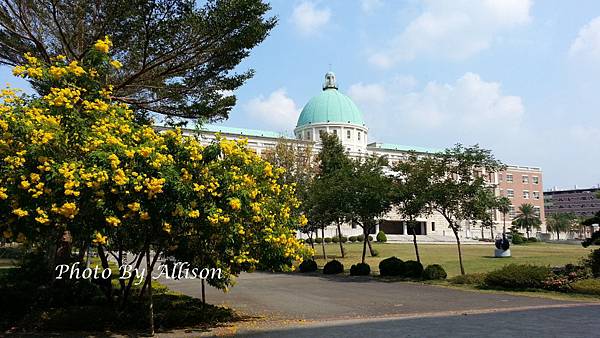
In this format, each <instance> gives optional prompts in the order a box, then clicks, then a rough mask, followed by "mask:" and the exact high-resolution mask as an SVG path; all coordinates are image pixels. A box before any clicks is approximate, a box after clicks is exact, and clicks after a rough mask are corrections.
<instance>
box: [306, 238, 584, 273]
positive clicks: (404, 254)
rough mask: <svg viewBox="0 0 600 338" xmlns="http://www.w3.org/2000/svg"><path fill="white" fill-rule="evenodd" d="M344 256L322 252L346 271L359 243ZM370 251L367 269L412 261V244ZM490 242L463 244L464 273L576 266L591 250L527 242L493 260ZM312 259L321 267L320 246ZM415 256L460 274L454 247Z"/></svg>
mask: <svg viewBox="0 0 600 338" xmlns="http://www.w3.org/2000/svg"><path fill="white" fill-rule="evenodd" d="M344 247H345V249H346V257H345V258H340V257H339V256H340V248H339V244H334V243H331V244H326V245H325V251H326V252H327V258H328V259H329V260H331V259H333V258H334V257H335V258H336V259H338V260H340V261H341V262H342V263H343V264H344V268H345V269H346V270H348V269H350V266H351V265H352V264H355V263H358V262H360V258H361V255H362V244H357V243H346V244H345V245H344ZM373 248H374V249H376V250H377V251H378V252H379V256H378V257H370V256H369V251H368V248H367V263H369V265H370V266H371V270H373V271H376V272H378V270H379V268H378V265H379V261H381V260H382V259H384V258H387V257H390V256H396V257H398V258H400V259H402V260H414V259H415V251H414V247H413V245H412V243H383V244H378V243H373ZM494 248H495V247H494V245H493V243H486V244H473V245H471V244H470V245H463V246H462V253H463V262H464V265H465V271H466V273H473V272H487V271H491V270H494V269H496V268H498V267H501V266H503V265H506V264H510V263H516V264H535V265H550V266H558V265H564V264H567V263H575V264H576V263H579V261H580V260H581V258H583V257H585V256H587V255H588V254H589V253H590V251H591V249H589V248H588V249H586V248H583V247H582V246H580V245H568V244H547V243H530V244H526V245H512V246H511V247H510V250H511V252H512V257H511V258H494ZM315 251H316V255H317V256H316V259H317V263H318V264H319V267H322V266H323V265H324V264H325V260H324V259H323V254H322V250H321V245H320V244H317V245H315ZM419 253H420V255H421V262H422V263H423V265H424V266H426V265H427V264H434V263H437V264H440V265H442V266H443V267H444V269H446V272H447V273H448V277H452V276H455V275H458V274H460V269H459V266H458V255H457V250H456V245H450V244H420V245H419Z"/></svg>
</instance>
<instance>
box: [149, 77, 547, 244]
mask: <svg viewBox="0 0 600 338" xmlns="http://www.w3.org/2000/svg"><path fill="white" fill-rule="evenodd" d="M159 128H160V127H159ZM321 132H326V133H329V134H335V135H337V136H338V138H339V139H340V141H341V143H342V145H343V146H344V148H345V149H346V152H347V153H348V155H349V156H351V157H355V158H356V157H362V156H366V155H378V156H385V157H387V159H388V161H389V163H390V165H394V164H396V163H397V162H398V161H402V160H404V159H406V158H407V156H408V152H409V151H415V152H418V153H423V154H428V153H434V152H438V151H441V149H431V148H424V147H416V146H403V145H397V144H389V143H380V142H371V143H369V138H368V133H369V129H368V128H367V126H366V124H365V122H364V119H363V114H362V112H361V111H360V110H359V109H358V107H357V106H356V105H355V104H354V102H352V100H351V99H350V98H349V97H348V96H346V95H344V94H343V93H341V92H340V91H339V90H338V87H337V81H336V78H335V74H333V73H332V72H328V73H327V74H326V75H325V82H324V84H323V90H322V92H321V93H319V94H318V95H316V96H315V97H313V98H312V99H311V100H309V102H308V103H307V104H306V105H305V106H304V108H303V109H302V112H301V113H300V116H299V117H298V122H297V124H296V128H295V129H294V142H298V143H304V144H307V145H309V144H310V145H311V146H312V149H313V150H314V152H315V154H316V153H317V152H318V151H319V150H320V149H321V143H320V136H319V135H320V133H321ZM184 133H199V134H200V136H201V139H202V140H203V142H205V143H210V142H212V140H214V139H215V135H216V134H217V133H219V134H220V135H221V136H222V137H226V138H230V139H240V138H245V139H247V140H248V145H249V146H250V147H251V148H252V149H254V150H256V152H257V153H258V154H261V153H263V152H264V151H265V150H267V149H269V148H273V147H275V146H276V145H277V143H278V142H279V140H280V139H281V138H287V137H286V136H285V135H283V134H281V133H277V132H272V131H263V130H252V129H244V128H232V127H223V126H215V125H207V126H203V127H202V128H201V130H200V131H196V130H184ZM288 139H289V138H288ZM502 176H503V174H502V173H490V174H489V176H488V180H489V181H490V183H491V184H493V185H496V186H498V183H499V177H502ZM540 176H541V170H540ZM496 190H497V191H496V193H497V194H501V191H500V189H498V188H497V189H496ZM542 201H543V198H542ZM494 219H495V228H494V229H493V230H492V231H490V229H489V228H487V229H483V231H482V229H481V227H479V226H478V225H473V224H470V223H469V222H465V224H463V227H462V231H461V233H460V237H461V238H473V239H478V238H482V237H483V238H488V239H490V238H493V237H494V236H496V235H497V234H499V233H501V232H502V216H501V215H500V214H499V213H498V212H496V214H495V215H494ZM416 221H418V222H419V224H420V227H417V229H416V230H415V232H416V234H417V236H419V240H420V241H422V242H423V241H432V242H439V241H454V240H455V238H454V234H453V232H452V230H451V229H450V228H449V227H448V223H447V221H446V220H445V219H444V217H443V216H442V215H440V214H439V213H436V212H434V213H433V214H431V215H428V216H426V217H420V218H417V219H416ZM510 221H511V219H507V227H508V226H510ZM380 230H381V231H384V232H385V233H386V235H387V238H388V240H396V241H411V240H412V233H409V229H408V228H407V224H406V221H405V218H404V217H403V216H402V215H401V214H399V213H398V212H396V211H391V212H390V213H388V214H387V215H385V216H383V217H382V218H381V219H380V220H379V224H377V226H376V229H375V231H374V233H373V237H375V235H376V234H377V232H378V231H380ZM542 230H543V229H542ZM544 232H545V230H544ZM342 234H343V235H344V236H356V235H360V234H362V229H361V228H360V227H358V226H355V225H351V224H344V225H343V226H342ZM334 236H337V227H336V226H330V227H328V228H327V229H326V230H325V237H334Z"/></svg>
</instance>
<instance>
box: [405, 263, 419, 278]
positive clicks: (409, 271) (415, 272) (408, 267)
mask: <svg viewBox="0 0 600 338" xmlns="http://www.w3.org/2000/svg"><path fill="white" fill-rule="evenodd" d="M422 276H423V264H421V263H419V262H417V261H406V262H404V277H408V278H421V277H422Z"/></svg>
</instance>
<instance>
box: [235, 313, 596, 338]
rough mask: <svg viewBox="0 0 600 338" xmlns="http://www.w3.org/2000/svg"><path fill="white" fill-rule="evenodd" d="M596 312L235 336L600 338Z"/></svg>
mask: <svg viewBox="0 0 600 338" xmlns="http://www.w3.org/2000/svg"><path fill="white" fill-rule="evenodd" d="M599 314H600V306H585V307H583V306H582V307H569V308H549V309H538V310H529V311H512V312H503V313H488V314H477V315H458V316H445V317H428V318H411V319H386V320H374V321H346V322H330V323H327V325H326V326H324V325H314V326H310V327H294V328H286V329H275V330H269V331H253V330H247V331H238V335H239V336H241V337H277V338H286V337H289V338H302V337H328V338H336V337H340V338H352V337H357V338H364V337H369V338H378V337H382V338H383V337H385V338H390V337H419V338H425V337H435V338H439V337H486V338H506V337H536V338H542V337H560V338H587V337H599V336H600V321H599V320H598V315H599Z"/></svg>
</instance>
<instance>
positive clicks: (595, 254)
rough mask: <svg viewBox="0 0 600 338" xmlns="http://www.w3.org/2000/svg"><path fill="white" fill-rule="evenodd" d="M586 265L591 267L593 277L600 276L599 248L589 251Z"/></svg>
mask: <svg viewBox="0 0 600 338" xmlns="http://www.w3.org/2000/svg"><path fill="white" fill-rule="evenodd" d="M587 265H588V266H589V267H590V269H592V274H593V275H594V277H596V278H598V277H600V249H596V250H594V251H592V253H590V256H589V257H588V259H587Z"/></svg>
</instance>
